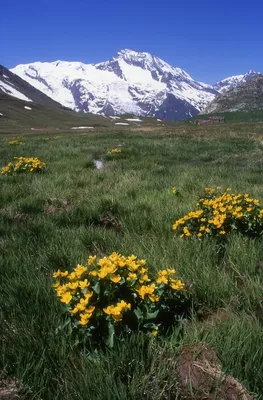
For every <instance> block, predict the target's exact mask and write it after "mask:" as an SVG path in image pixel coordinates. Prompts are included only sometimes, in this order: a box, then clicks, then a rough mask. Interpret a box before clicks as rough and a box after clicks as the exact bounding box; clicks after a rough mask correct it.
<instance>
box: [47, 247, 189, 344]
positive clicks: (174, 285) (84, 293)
mask: <svg viewBox="0 0 263 400" xmlns="http://www.w3.org/2000/svg"><path fill="white" fill-rule="evenodd" d="M53 277H54V278H55V279H56V282H55V284H54V285H53V286H54V288H55V290H56V293H57V296H58V297H59V299H60V301H61V303H63V304H64V305H65V312H66V314H67V315H68V316H69V317H70V321H71V323H72V326H73V331H74V332H76V334H78V337H79V339H78V340H79V341H80V337H81V338H82V339H81V340H82V341H84V340H87V339H88V340H89V342H90V344H92V345H95V346H100V345H103V344H106V345H108V346H110V347H112V346H113V344H114V338H115V337H116V336H118V337H120V335H123V334H125V333H126V334H129V333H131V332H132V331H137V330H142V331H143V332H149V333H151V334H152V335H153V336H155V335H156V334H157V333H158V332H160V333H162V332H164V330H167V329H168V328H169V327H171V326H172V325H173V324H175V322H176V320H177V319H178V317H179V310H180V313H181V315H182V314H183V313H184V311H185V308H186V307H185V303H184V301H185V300H186V298H187V292H186V290H185V285H184V284H183V283H182V282H181V280H179V279H176V278H175V270H174V269H164V270H161V271H159V272H158V274H157V277H155V279H153V278H150V276H149V271H148V268H147V267H146V261H145V260H139V259H137V257H136V256H134V255H131V256H129V257H124V256H122V255H120V254H118V253H112V254H111V255H110V256H108V257H103V258H101V259H99V260H97V261H96V256H90V257H89V258H88V262H87V264H86V265H77V266H76V268H75V269H74V270H73V271H72V272H71V273H70V272H68V271H64V272H62V271H61V270H58V271H57V272H55V273H54V274H53Z"/></svg>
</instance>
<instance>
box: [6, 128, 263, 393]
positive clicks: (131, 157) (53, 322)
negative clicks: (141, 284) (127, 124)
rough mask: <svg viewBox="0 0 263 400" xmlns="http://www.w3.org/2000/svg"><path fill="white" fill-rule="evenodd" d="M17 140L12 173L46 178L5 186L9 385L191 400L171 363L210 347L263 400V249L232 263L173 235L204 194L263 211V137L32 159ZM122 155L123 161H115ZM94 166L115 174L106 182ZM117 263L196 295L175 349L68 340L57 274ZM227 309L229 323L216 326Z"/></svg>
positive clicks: (168, 343)
mask: <svg viewBox="0 0 263 400" xmlns="http://www.w3.org/2000/svg"><path fill="white" fill-rule="evenodd" d="M10 138H13V136H12V135H9V136H5V135H2V136H1V137H0V167H2V166H4V165H5V164H6V163H7V162H8V161H10V160H12V159H13V157H15V156H28V157H30V156H35V157H39V158H40V159H41V160H42V161H45V162H46V164H47V170H46V172H45V173H43V174H35V175H33V174H32V175H18V176H0V267H1V305H2V309H1V321H0V335H1V339H2V340H1V342H2V349H1V370H2V372H1V380H2V381H6V380H7V379H8V378H10V379H12V380H15V379H16V380H17V381H18V382H19V384H20V385H21V387H22V389H23V393H24V396H25V398H26V399H34V400H35V399H43V400H60V399H63V400H126V399H127V400H128V399H129V400H133V399H135V400H137V399H138V400H139V399H140V400H141V399H149V400H150V399H154V400H157V399H180V398H182V397H180V395H179V394H178V393H177V390H176V385H177V377H176V374H175V371H174V370H172V369H171V368H169V365H168V363H167V362H160V358H159V357H160V351H161V352H163V356H164V359H165V357H168V356H169V357H171V356H173V357H176V355H177V354H178V352H179V351H180V349H181V347H182V346H184V345H185V344H195V343H199V342H204V343H206V344H207V345H211V346H212V348H214V349H215V350H216V353H217V356H218V357H219V359H220V361H221V363H222V366H223V370H224V372H226V373H228V374H231V375H232V376H234V377H235V378H236V379H238V380H239V381H240V382H242V384H244V385H245V387H246V388H247V389H248V390H249V391H250V392H251V393H252V394H254V395H255V396H256V398H258V399H263V348H262V345H261V343H262V340H263V329H262V323H263V296H262V279H263V271H262V274H261V272H260V273H259V274H257V273H256V268H255V267H256V263H257V260H260V259H261V257H262V252H261V251H262V241H260V240H255V239H248V238H244V237H241V236H232V237H231V238H230V241H229V244H228V245H227V253H226V257H225V259H224V261H223V262H221V263H220V264H219V263H218V258H217V256H216V248H215V243H214V242H213V241H206V242H205V243H203V244H201V243H200V242H198V241H196V240H191V239H189V240H188V239H186V240H185V239H181V238H180V237H178V235H177V234H176V232H174V231H173V230H172V223H173V222H174V221H175V220H176V219H177V218H180V217H181V216H183V215H184V214H185V213H187V212H188V211H190V210H191V209H193V208H194V206H195V203H196V200H197V199H198V197H199V195H200V194H202V190H203V188H205V187H209V186H210V187H214V186H224V187H231V188H232V189H233V191H237V192H241V193H245V192H249V193H250V194H251V195H253V197H255V198H258V199H260V201H261V204H262V199H263V186H262V155H263V142H262V139H263V128H262V125H261V124H247V125H246V124H243V125H242V124H236V125H232V126H224V127H204V128H202V127H195V126H193V127H191V126H188V125H187V124H185V125H184V124H182V125H181V126H178V127H175V128H165V129H164V130H162V129H161V128H160V129H158V130H156V131H153V132H147V131H145V132H140V131H139V128H138V131H131V132H128V131H126V132H110V131H105V132H92V133H90V132H89V133H85V132H83V133H81V134H79V133H74V134H72V133H65V134H61V133H60V136H54V135H53V136H52V135H47V134H45V135H39V136H37V135H32V134H31V135H28V136H26V135H25V136H24V137H23V139H22V140H23V141H24V142H25V144H24V145H23V146H10V145H9V144H8V140H10ZM119 145H121V146H122V147H121V148H122V153H121V156H120V157H116V158H115V159H114V157H113V158H112V159H111V160H107V159H104V157H105V154H106V152H107V150H109V149H111V148H114V147H117V146H119ZM94 159H102V160H104V168H103V169H101V170H97V169H94V168H93V160H94ZM173 186H175V187H176V188H177V189H178V190H179V192H180V196H175V195H174V194H173V193H172V190H171V189H172V187H173ZM63 201H64V204H66V207H64V208H63V207H62V206H61V205H62V202H63ZM65 201H66V202H65ZM50 205H51V207H50ZM54 205H55V206H54ZM102 220H104V221H105V220H106V221H109V223H107V224H105V223H101V221H102ZM113 251H117V252H120V253H122V254H124V255H129V254H132V253H133V254H135V255H137V256H138V257H140V258H143V259H146V260H147V263H148V265H150V266H151V268H152V270H158V269H161V268H167V267H174V268H176V270H177V271H178V275H179V276H180V278H181V279H182V280H183V281H184V282H186V283H187V285H188V287H189V288H191V292H192V293H193V315H192V318H191V320H187V321H182V323H181V324H180V326H178V327H177V328H175V330H174V332H173V334H172V335H170V336H169V337H166V338H158V337H157V338H154V339H153V340H151V341H148V340H146V338H145V337H143V336H142V335H139V334H138V335H134V336H132V337H131V338H130V339H129V340H128V341H126V342H120V343H119V344H118V345H117V346H116V347H115V348H114V349H113V350H110V351H107V352H102V351H101V352H100V351H97V352H94V353H89V352H87V351H86V352H85V351H83V349H82V350H81V349H79V348H77V347H76V346H74V343H73V342H72V340H71V338H70V336H69V335H68V331H67V328H65V329H62V330H60V329H58V327H59V326H60V325H61V324H63V316H62V314H61V307H60V304H59V302H58V301H57V298H56V297H55V295H54V291H53V289H52V273H53V272H54V271H55V270H57V269H58V268H61V269H66V268H73V267H74V266H75V265H76V264H77V263H81V262H83V263H85V262H86V260H87V257H88V256H89V255H94V254H97V255H99V256H103V255H107V254H110V253H111V252H113ZM220 308H224V309H225V310H226V313H227V318H225V319H224V320H223V321H219V320H218V321H217V322H216V323H208V322H207V321H208V320H207V316H208V315H211V314H212V315H213V314H214V313H215V312H216V310H218V309H220ZM160 349H161V350H160Z"/></svg>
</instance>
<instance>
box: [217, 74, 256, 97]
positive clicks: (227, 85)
mask: <svg viewBox="0 0 263 400" xmlns="http://www.w3.org/2000/svg"><path fill="white" fill-rule="evenodd" d="M258 74H259V72H255V71H248V72H247V73H246V74H245V75H234V76H230V77H229V78H226V79H223V80H222V81H219V82H217V83H216V84H215V85H213V87H214V89H215V90H217V91H218V92H219V93H220V94H222V93H225V92H228V91H229V90H231V89H233V88H235V87H237V86H239V85H241V84H243V83H245V82H248V81H250V80H251V79H253V78H254V77H255V76H256V75H258Z"/></svg>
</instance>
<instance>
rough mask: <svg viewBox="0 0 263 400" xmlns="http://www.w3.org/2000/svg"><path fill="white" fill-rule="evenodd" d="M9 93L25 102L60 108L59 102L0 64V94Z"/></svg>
mask: <svg viewBox="0 0 263 400" xmlns="http://www.w3.org/2000/svg"><path fill="white" fill-rule="evenodd" d="M1 94H4V95H9V96H12V97H13V98H16V99H19V100H23V101H25V102H27V103H28V102H35V103H37V104H42V105H45V106H47V107H50V108H54V107H56V108H61V109H62V107H61V104H59V103H57V102H55V101H54V100H52V99H51V98H50V97H48V96H46V95H45V94H44V93H43V92H41V91H40V90H37V89H36V88H35V87H34V86H32V85H30V84H29V83H28V82H26V81H25V80H23V79H21V78H20V77H19V76H17V75H16V74H14V73H13V72H11V71H9V70H8V69H7V68H5V67H3V65H0V95H1Z"/></svg>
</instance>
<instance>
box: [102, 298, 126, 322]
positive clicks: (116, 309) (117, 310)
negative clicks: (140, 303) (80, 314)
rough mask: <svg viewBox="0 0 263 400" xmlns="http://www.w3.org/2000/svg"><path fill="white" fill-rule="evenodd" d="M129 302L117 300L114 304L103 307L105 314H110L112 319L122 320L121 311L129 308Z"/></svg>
mask: <svg viewBox="0 0 263 400" xmlns="http://www.w3.org/2000/svg"><path fill="white" fill-rule="evenodd" d="M130 309H131V304H130V303H126V302H125V301H124V300H121V301H119V302H118V303H117V304H116V306H113V305H112V306H108V307H105V308H103V311H104V312H105V314H108V315H111V316H112V318H113V319H114V321H121V320H122V312H123V311H125V310H130Z"/></svg>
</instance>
